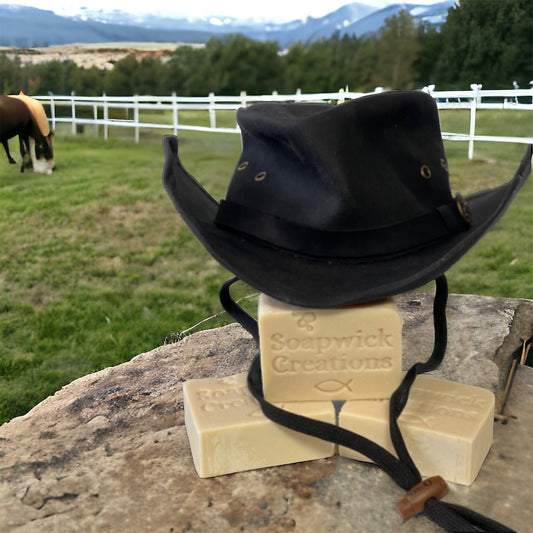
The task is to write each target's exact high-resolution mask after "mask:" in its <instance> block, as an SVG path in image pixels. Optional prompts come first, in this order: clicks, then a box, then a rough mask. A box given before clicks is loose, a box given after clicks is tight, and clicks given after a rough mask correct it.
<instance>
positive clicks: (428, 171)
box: [420, 165, 431, 180]
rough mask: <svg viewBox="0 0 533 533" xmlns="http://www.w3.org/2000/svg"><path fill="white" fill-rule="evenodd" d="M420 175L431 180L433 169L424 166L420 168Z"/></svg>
mask: <svg viewBox="0 0 533 533" xmlns="http://www.w3.org/2000/svg"><path fill="white" fill-rule="evenodd" d="M420 174H421V176H422V177H423V178H424V179H427V180H428V179H429V178H431V169H430V168H429V167H428V166H427V165H422V166H421V167H420Z"/></svg>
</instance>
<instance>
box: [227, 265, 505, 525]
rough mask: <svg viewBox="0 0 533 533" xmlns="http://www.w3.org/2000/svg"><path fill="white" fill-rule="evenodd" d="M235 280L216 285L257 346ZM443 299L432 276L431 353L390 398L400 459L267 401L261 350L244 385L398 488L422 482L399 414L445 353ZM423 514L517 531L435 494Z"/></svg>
mask: <svg viewBox="0 0 533 533" xmlns="http://www.w3.org/2000/svg"><path fill="white" fill-rule="evenodd" d="M236 281H238V278H232V279H230V280H229V281H227V282H225V283H224V284H223V285H222V287H221V289H220V302H221V304H222V307H223V308H224V309H225V310H226V311H227V312H228V313H229V314H230V315H231V316H232V317H233V318H234V319H235V320H236V321H237V322H239V323H240V324H241V325H242V327H243V328H244V329H245V330H246V331H248V333H250V335H252V337H253V338H254V340H255V342H256V344H257V346H258V347H259V328H258V324H257V321H256V320H255V319H254V318H253V317H252V316H250V315H249V314H248V313H247V312H246V311H245V310H244V309H242V307H240V306H239V305H238V304H237V303H236V302H235V301H234V300H233V298H232V297H231V294H230V287H231V285H233V284H234V283H235V282H236ZM447 300H448V284H447V281H446V277H445V276H444V275H441V276H440V277H438V278H437V279H436V292H435V300H434V303H433V323H434V330H435V341H434V347H433V353H432V354H431V356H430V357H429V359H428V360H427V361H426V362H424V363H415V364H414V365H413V366H412V367H411V368H410V369H409V370H408V372H407V374H406V375H405V377H404V379H403V381H402V383H401V384H400V386H399V387H398V388H397V389H396V391H395V392H394V393H393V395H392V396H391V400H390V412H389V418H390V434H391V439H392V443H393V445H394V449H395V450H396V453H397V454H398V458H397V457H395V456H394V455H393V454H391V453H390V452H389V451H388V450H386V449H384V448H382V447H381V446H379V445H378V444H376V443H375V442H372V441H371V440H369V439H367V438H365V437H363V436H362V435H359V434H357V433H353V432H352V431H348V430H347V429H344V428H341V427H339V426H336V425H333V424H328V423H327V422H322V421H319V420H314V419H312V418H308V417H305V416H302V415H297V414H295V413H291V412H289V411H286V410H284V409H281V408H279V407H277V406H275V405H274V404H272V403H270V402H268V401H267V400H265V397H264V395H263V383H262V376H261V361H260V356H259V354H258V355H257V356H256V357H255V358H254V359H253V361H252V363H251V366H250V370H249V373H248V388H249V389H250V392H251V393H252V395H253V396H254V397H255V398H256V400H257V401H258V402H259V404H260V406H261V409H262V411H263V413H264V415H265V416H266V417H267V418H269V419H270V420H272V421H273V422H276V423H278V424H281V425H283V426H285V427H287V428H289V429H293V430H295V431H299V432H301V433H305V434H306V435H311V436H313V437H317V438H320V439H323V440H327V441H329V442H334V443H336V444H339V445H341V446H346V447H347V448H351V449H352V450H354V451H357V452H359V453H362V454H363V455H365V456H366V457H368V458H369V459H371V460H372V461H373V462H374V463H376V465H378V466H379V467H380V468H381V469H382V470H384V471H385V472H386V473H387V474H388V475H389V476H390V477H391V478H392V479H393V480H394V481H395V482H396V483H397V484H398V485H399V486H400V487H402V488H403V489H404V490H406V491H409V490H410V489H411V488H413V487H414V486H416V485H418V484H419V483H420V482H421V481H422V476H421V475H420V472H419V471H418V469H417V468H416V465H415V464H414V462H413V460H412V459H411V456H410V455H409V452H408V450H407V447H406V446H405V442H404V440H403V437H402V434H401V431H400V428H399V427H398V418H399V416H400V415H401V413H402V411H403V408H404V407H405V405H406V404H407V399H408V397H409V390H410V388H411V385H412V384H413V382H414V380H415V378H416V376H417V375H419V374H423V373H425V372H429V371H431V370H434V369H436V368H437V367H438V366H439V365H440V363H441V362H442V359H443V358H444V354H445V352H446V344H447V325H446V303H447ZM423 514H424V515H425V516H426V517H427V518H429V519H430V520H432V521H433V522H435V523H436V524H438V525H439V526H441V527H442V528H444V529H445V530H446V531H450V532H452V533H471V532H472V533H475V532H478V533H479V532H485V533H516V532H515V531H514V530H512V529H510V528H508V527H507V526H504V525H502V524H500V523H498V522H495V521H494V520H491V519H490V518H486V517H484V516H482V515H480V514H478V513H475V512H473V511H470V510H469V509H466V508H464V507H461V506H459V505H454V504H451V503H446V502H443V501H442V500H437V499H435V498H430V499H428V500H427V502H426V503H425V507H424V510H423Z"/></svg>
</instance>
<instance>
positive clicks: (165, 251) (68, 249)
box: [0, 111, 533, 423]
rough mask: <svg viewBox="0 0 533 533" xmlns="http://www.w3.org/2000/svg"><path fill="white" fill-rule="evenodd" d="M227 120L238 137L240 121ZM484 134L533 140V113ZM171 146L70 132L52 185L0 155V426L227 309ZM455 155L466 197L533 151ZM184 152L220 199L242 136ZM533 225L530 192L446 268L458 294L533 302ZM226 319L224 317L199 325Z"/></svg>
mask: <svg viewBox="0 0 533 533" xmlns="http://www.w3.org/2000/svg"><path fill="white" fill-rule="evenodd" d="M205 115H206V114H205ZM184 118H190V119H191V120H194V119H198V120H200V121H205V116H201V117H196V115H195V116H193V117H184ZM184 118H182V119H181V120H182V123H187V122H186V120H184ZM145 120H149V118H145ZM219 123H220V125H224V126H232V125H234V117H233V115H231V116H230V115H226V116H223V117H221V118H220V120H219ZM442 129H443V131H455V132H458V131H463V132H466V131H467V130H468V112H467V111H466V112H463V111H460V112H457V111H448V112H444V113H442ZM478 132H479V133H487V134H489V133H492V134H498V135H502V134H505V132H508V133H509V134H511V135H515V136H525V135H532V134H533V132H532V131H531V116H530V113H528V112H513V111H509V112H504V111H499V112H480V113H479V127H478ZM161 135H162V132H161V131H143V132H142V134H141V142H140V143H139V144H135V143H134V142H133V138H134V137H133V131H132V130H127V129H125V128H114V129H111V134H110V138H109V139H108V140H107V141H105V140H104V139H103V138H102V137H101V132H100V134H99V135H98V134H97V132H96V130H95V129H93V130H91V129H90V128H86V131H85V134H83V135H77V136H72V135H71V134H70V127H68V126H66V125H62V126H61V127H60V128H58V130H57V132H56V136H55V140H54V145H55V150H56V164H57V170H56V171H55V172H54V174H53V175H52V176H43V175H37V174H33V173H28V174H20V173H19V171H18V166H14V165H11V166H10V165H8V164H7V161H6V159H5V157H4V155H3V154H2V155H1V157H0V209H1V212H2V215H3V216H2V218H1V220H0V228H1V231H0V240H1V246H2V254H1V256H0V288H1V290H0V423H2V422H5V421H7V420H9V419H10V418H12V417H14V416H18V415H21V414H24V413H25V412H27V411H28V410H29V409H30V408H31V407H32V406H33V405H35V404H36V403H38V402H39V401H41V400H42V399H44V398H45V397H46V396H48V395H50V394H53V393H54V392H55V391H56V390H58V389H59V388H60V387H61V386H63V385H65V384H67V383H69V382H70V381H72V380H73V379H75V378H77V377H79V376H82V375H85V374H87V373H90V372H94V371H96V370H99V369H101V368H104V367H107V366H111V365H115V364H118V363H121V362H123V361H126V360H128V359H130V358H131V357H133V356H135V355H137V354H138V353H141V352H143V351H148V350H151V349H153V348H155V347H157V346H159V345H161V344H163V343H164V342H165V340H166V339H169V340H175V339H176V338H177V334H178V333H179V332H181V331H184V330H187V329H189V328H191V327H192V326H194V325H195V324H196V323H198V322H199V321H201V320H202V319H204V318H206V317H210V316H212V315H214V314H216V313H218V312H219V311H220V305H219V303H218V290H219V287H220V284H221V283H222V282H223V281H224V280H226V279H228V278H229V277H230V276H231V274H229V273H228V272H226V271H225V270H224V269H222V267H220V266H219V265H218V264H217V263H216V262H215V261H214V260H213V259H211V257H210V256H209V255H208V254H207V252H205V251H204V249H203V248H202V246H201V245H200V244H199V243H198V242H197V241H196V239H195V238H194V237H193V236H192V234H191V233H190V231H189V230H188V228H187V227H186V226H185V225H184V224H183V222H181V220H180V218H179V217H178V215H177V213H176V211H175V210H174V208H173V206H172V204H171V202H170V200H169V198H168V196H167V195H166V193H165V191H164V190H163V187H162V184H161V171H162V165H163V153H162V148H161ZM11 146H12V153H16V152H17V150H16V149H15V146H16V143H14V141H11ZM446 149H447V152H448V159H449V166H450V169H451V175H452V187H453V189H454V190H456V191H461V192H463V193H465V194H466V193H468V192H471V191H474V190H479V189H482V188H487V187H492V186H494V185H496V184H497V183H502V182H504V181H507V180H508V179H510V178H511V177H512V175H513V173H514V171H515V169H516V167H517V166H518V163H519V161H520V159H521V157H522V155H523V153H524V151H525V145H516V144H496V143H479V144H477V145H476V147H475V154H476V157H475V160H473V161H469V160H468V159H467V145H466V143H464V142H453V143H452V142H447V143H446ZM180 153H181V156H182V159H183V161H184V163H185V165H186V166H187V168H188V170H189V171H190V172H191V173H192V174H193V175H195V176H196V177H197V178H198V179H199V180H200V181H201V182H202V183H203V184H204V186H205V187H206V188H208V190H209V191H210V192H211V193H212V194H213V196H214V197H215V198H221V197H223V195H224V193H225V190H226V187H227V183H228V180H229V178H230V176H231V174H232V173H233V168H234V166H235V163H236V161H237V159H238V156H239V154H240V137H239V136H238V135H229V134H216V133H197V132H184V133H182V134H181V133H180ZM17 155H18V154H17ZM532 222H533V184H532V183H531V182H530V183H528V184H526V186H525V187H524V189H523V190H522V192H521V193H520V195H519V196H518V197H517V199H516V201H515V202H514V204H513V205H512V206H511V208H510V209H509V211H508V213H507V215H506V216H505V217H504V219H503V220H502V221H501V222H500V223H499V224H498V226H497V227H496V228H495V229H494V230H493V231H492V232H490V234H488V235H487V236H486V237H485V238H484V239H483V240H482V241H481V242H480V243H479V244H478V245H476V247H475V248H474V249H473V250H472V251H471V252H469V253H468V254H467V255H466V256H465V257H464V258H463V259H461V261H460V262H459V263H457V264H456V265H455V266H454V267H453V268H452V269H451V270H450V272H449V276H448V277H449V284H450V290H451V291H452V292H457V293H479V294H487V295H494V296H508V297H525V298H533V242H532V238H531V227H532ZM428 289H432V287H428ZM255 296H256V295H255V293H254V291H252V290H250V289H249V288H247V287H245V286H240V287H239V290H238V292H237V297H243V298H244V297H248V298H249V300H248V303H247V305H248V306H249V308H250V309H253V308H254V306H255V305H256V300H255V299H254V297H255ZM230 321H231V319H229V318H228V317H224V316H222V317H220V318H218V319H217V320H209V321H207V322H206V323H204V324H203V325H202V327H204V328H205V327H214V326H216V325H220V324H223V323H228V322H230Z"/></svg>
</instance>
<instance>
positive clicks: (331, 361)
mask: <svg viewBox="0 0 533 533" xmlns="http://www.w3.org/2000/svg"><path fill="white" fill-rule="evenodd" d="M391 367H392V358H391V357H328V358H320V359H291V358H290V357H287V356H286V355H279V356H277V357H274V358H273V359H272V369H273V370H274V371H275V372H278V373H280V374H287V373H292V374H295V373H315V372H342V371H348V370H355V371H363V370H386V369H389V368H391Z"/></svg>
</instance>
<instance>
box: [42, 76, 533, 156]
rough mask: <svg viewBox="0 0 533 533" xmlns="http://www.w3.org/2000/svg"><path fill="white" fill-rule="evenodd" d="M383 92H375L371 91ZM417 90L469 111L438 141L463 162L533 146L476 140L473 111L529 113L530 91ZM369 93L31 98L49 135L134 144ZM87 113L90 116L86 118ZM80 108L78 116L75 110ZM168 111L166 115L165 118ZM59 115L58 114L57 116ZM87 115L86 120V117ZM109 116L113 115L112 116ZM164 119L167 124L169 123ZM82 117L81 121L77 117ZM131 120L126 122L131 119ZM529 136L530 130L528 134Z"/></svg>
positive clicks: (442, 103) (493, 137) (439, 102)
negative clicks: (503, 148)
mask: <svg viewBox="0 0 533 533" xmlns="http://www.w3.org/2000/svg"><path fill="white" fill-rule="evenodd" d="M382 90H383V89H381V88H377V89H376V90H375V91H374V93H375V92H380V91H382ZM423 91H425V92H427V93H428V94H430V95H431V96H432V97H433V98H435V101H436V102H437V106H438V108H439V109H467V110H470V127H469V132H468V133H453V132H442V137H443V138H444V139H447V140H452V141H467V142H468V157H469V159H472V158H473V153H474V142H475V141H490V142H510V143H525V144H533V136H531V137H506V136H496V135H476V133H475V131H476V111H477V110H478V109H512V110H528V111H533V87H532V88H531V89H509V90H483V89H482V88H481V86H480V85H476V84H473V85H471V86H470V90H467V91H436V90H435V87H434V86H427V87H424V89H423ZM366 94H370V93H359V92H350V91H345V90H340V91H338V92H334V93H313V94H302V93H301V92H300V91H297V92H296V93H295V94H281V95H280V94H277V93H273V94H270V95H260V96H254V95H248V94H246V93H245V92H242V93H241V94H240V95H239V96H218V95H214V94H213V93H211V94H209V96H205V97H203V96H202V97H192V96H178V95H176V94H172V95H171V96H106V95H103V96H76V95H75V94H71V95H63V96H62V95H54V94H50V95H48V96H35V98H36V99H38V100H40V101H41V103H43V105H45V106H48V108H49V117H50V122H51V128H52V130H55V129H56V124H57V123H60V122H65V123H70V124H71V126H72V134H73V135H76V134H77V133H78V130H79V129H80V128H83V127H84V126H85V125H91V124H92V125H98V126H103V129H104V138H105V139H107V138H108V135H109V128H110V127H124V128H133V129H134V135H135V142H139V138H140V130H141V129H143V128H149V129H162V130H167V131H168V132H172V133H174V134H175V135H177V134H178V131H179V130H194V131H209V132H217V133H240V130H239V127H238V125H237V124H235V126H234V127H220V126H218V125H217V112H218V111H228V110H231V111H235V110H237V109H238V108H239V107H246V106H247V105H250V104H253V103H257V102H286V101H292V102H329V103H342V102H344V101H346V100H352V99H354V98H359V97H361V96H364V95H366ZM59 107H68V108H69V109H70V113H69V114H70V116H66V117H65V116H57V113H56V111H57V109H58V108H59ZM87 108H89V110H90V112H89V113H87ZM82 109H84V112H81V110H82ZM110 110H115V111H114V112H115V113H116V110H123V111H122V112H123V113H124V118H113V117H111V116H110ZM148 111H150V112H154V111H163V112H164V113H161V115H160V116H161V117H166V118H165V120H161V121H160V122H159V121H158V122H145V121H142V120H141V112H148ZM182 111H206V112H207V113H208V116H209V126H199V125H194V124H182V123H181V121H180V112H182ZM169 112H171V113H169ZM62 114H64V113H62ZM88 114H89V115H91V114H92V118H88V117H87V115H88ZM112 114H113V113H112ZM169 114H170V115H171V117H172V119H171V120H172V122H169V118H168V117H169ZM83 115H85V116H83ZM131 115H132V117H131ZM532 133H533V131H532Z"/></svg>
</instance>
